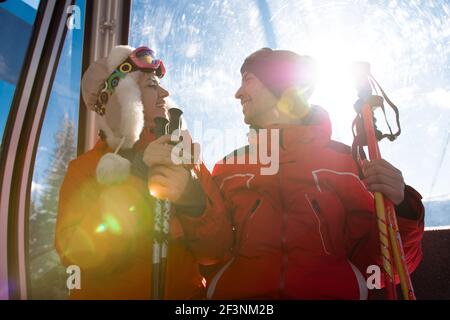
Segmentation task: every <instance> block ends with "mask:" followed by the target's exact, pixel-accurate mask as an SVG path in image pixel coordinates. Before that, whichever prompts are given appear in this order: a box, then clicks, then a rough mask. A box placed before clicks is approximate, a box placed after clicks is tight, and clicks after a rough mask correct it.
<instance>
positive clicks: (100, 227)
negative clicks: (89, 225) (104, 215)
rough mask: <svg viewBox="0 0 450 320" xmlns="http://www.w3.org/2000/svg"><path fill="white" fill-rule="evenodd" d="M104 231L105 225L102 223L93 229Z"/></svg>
mask: <svg viewBox="0 0 450 320" xmlns="http://www.w3.org/2000/svg"><path fill="white" fill-rule="evenodd" d="M105 231H106V225H105V224H104V223H102V224H100V225H99V226H98V227H97V229H95V233H102V232H105Z"/></svg>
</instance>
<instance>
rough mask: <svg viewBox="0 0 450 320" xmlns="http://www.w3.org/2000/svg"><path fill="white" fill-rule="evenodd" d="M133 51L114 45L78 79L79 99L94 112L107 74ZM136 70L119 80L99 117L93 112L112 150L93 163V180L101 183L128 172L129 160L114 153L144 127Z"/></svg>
mask: <svg viewBox="0 0 450 320" xmlns="http://www.w3.org/2000/svg"><path fill="white" fill-rule="evenodd" d="M133 51H134V48H132V47H130V46H116V47H114V48H112V49H111V51H110V53H109V55H108V57H106V58H102V59H99V60H97V61H95V62H94V63H92V64H91V65H90V66H89V68H88V69H87V70H86V72H85V73H84V75H83V78H82V80H81V91H82V95H83V100H84V102H85V104H86V106H87V107H88V108H90V109H91V110H93V111H95V107H94V106H95V104H96V102H97V97H98V94H99V91H100V90H101V89H102V88H103V87H104V83H105V80H106V79H107V78H108V77H109V75H110V74H111V73H112V72H113V71H114V70H115V69H116V68H117V67H118V66H119V65H120V64H121V63H122V62H123V61H124V60H125V59H126V58H127V57H128V56H129V55H130V54H131V53H132V52H133ZM139 73H140V71H136V72H131V73H129V74H127V76H126V77H125V78H123V79H122V80H120V81H119V84H118V85H117V87H115V89H114V93H113V94H112V95H111V97H110V99H109V100H108V102H107V104H106V108H105V114H104V115H103V116H99V115H97V120H98V123H99V127H100V129H101V130H102V131H103V132H104V134H105V135H106V142H107V144H108V146H109V147H110V148H111V149H115V152H114V153H108V154H105V155H104V156H103V157H102V158H101V159H100V162H99V164H98V166H97V180H98V182H99V183H102V184H110V183H115V182H121V181H123V180H125V179H126V177H127V176H128V174H129V171H130V162H129V161H128V160H126V159H125V158H122V157H120V156H119V155H118V154H117V153H118V151H119V149H120V148H125V149H130V148H132V147H133V145H134V143H135V142H136V141H137V140H138V139H139V135H140V133H141V132H142V130H143V128H144V106H143V103H142V98H141V91H140V89H139V85H138V77H139Z"/></svg>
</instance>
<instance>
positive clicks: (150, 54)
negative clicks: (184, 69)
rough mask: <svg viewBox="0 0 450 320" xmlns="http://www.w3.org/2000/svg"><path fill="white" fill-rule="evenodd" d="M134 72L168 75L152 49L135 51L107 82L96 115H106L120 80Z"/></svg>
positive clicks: (160, 75)
mask: <svg viewBox="0 0 450 320" xmlns="http://www.w3.org/2000/svg"><path fill="white" fill-rule="evenodd" d="M134 71H142V72H155V75H156V76H157V77H159V78H162V77H164V75H165V74H166V69H165V68H164V63H163V62H162V60H160V59H155V53H154V51H153V50H152V49H149V48H147V47H139V48H137V49H135V50H134V51H133V52H132V53H131V54H130V55H129V56H128V58H126V59H125V61H123V62H122V63H121V64H120V65H119V66H118V67H117V68H116V69H115V70H114V71H113V72H112V73H111V74H110V75H109V77H108V78H107V79H106V80H105V84H104V86H103V88H102V89H101V90H100V91H99V93H98V95H97V102H96V103H95V105H94V111H95V112H96V113H98V114H99V115H101V116H103V115H104V114H105V111H106V108H105V107H106V104H107V103H108V100H109V97H110V96H111V95H112V94H113V93H114V89H115V88H116V87H117V86H118V85H119V82H120V80H121V79H123V78H125V76H126V75H127V74H128V73H130V72H134Z"/></svg>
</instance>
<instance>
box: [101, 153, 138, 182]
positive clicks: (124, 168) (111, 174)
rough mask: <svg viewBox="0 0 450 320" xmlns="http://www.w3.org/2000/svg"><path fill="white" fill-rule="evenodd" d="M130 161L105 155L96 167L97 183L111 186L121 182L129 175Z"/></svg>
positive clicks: (110, 154)
mask: <svg viewBox="0 0 450 320" xmlns="http://www.w3.org/2000/svg"><path fill="white" fill-rule="evenodd" d="M130 166H131V164H130V161H128V160H127V159H125V158H123V157H121V156H119V155H118V154H114V153H107V154H105V155H104V156H103V157H102V158H101V159H100V162H99V163H98V165H97V172H96V173H97V182H98V183H100V184H113V183H119V182H123V181H124V180H125V179H126V178H127V177H128V175H129V174H130Z"/></svg>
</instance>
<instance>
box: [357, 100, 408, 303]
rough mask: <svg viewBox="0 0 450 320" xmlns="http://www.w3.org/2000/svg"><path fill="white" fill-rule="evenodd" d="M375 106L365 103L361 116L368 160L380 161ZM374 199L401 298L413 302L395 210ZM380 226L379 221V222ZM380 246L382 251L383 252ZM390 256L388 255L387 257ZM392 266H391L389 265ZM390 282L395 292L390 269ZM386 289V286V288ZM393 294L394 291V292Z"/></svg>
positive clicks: (381, 199) (387, 202) (378, 195)
mask: <svg viewBox="0 0 450 320" xmlns="http://www.w3.org/2000/svg"><path fill="white" fill-rule="evenodd" d="M375 107H376V106H372V105H371V104H370V103H367V102H366V103H365V105H364V106H363V108H362V115H363V120H364V128H365V132H366V138H367V147H368V149H369V158H370V159H371V160H373V159H381V154H380V150H379V148H378V142H377V140H376V135H375V130H374V125H373V108H375ZM374 198H375V206H376V211H377V216H378V219H379V220H381V221H382V223H381V224H382V225H383V227H382V229H383V236H381V233H382V232H381V229H380V240H382V241H381V242H382V244H383V245H385V244H387V243H388V241H387V239H386V238H387V237H389V242H390V245H391V246H390V247H391V248H392V254H393V256H394V262H395V267H396V271H397V273H398V275H399V278H400V285H401V288H402V293H403V297H404V299H405V300H415V299H416V297H415V295H414V289H413V287H412V282H411V278H410V276H409V273H408V268H407V264H406V258H405V253H404V250H403V245H402V242H401V238H400V232H399V229H398V224H397V217H396V215H395V208H394V204H393V203H392V201H390V200H389V199H387V198H385V197H384V196H383V194H382V193H380V192H375V194H374ZM386 223H387V230H388V233H384V231H385V229H386V228H385V227H384V226H385V225H386ZM379 226H380V221H379ZM383 245H382V250H383ZM389 256H390V255H389ZM383 257H385V254H384V253H383ZM391 266H392V264H391ZM389 276H390V279H389V280H390V281H389V285H391V283H390V282H391V280H392V283H393V284H394V290H395V272H394V270H392V268H391V272H390V273H389ZM386 287H387V286H386ZM394 293H395V291H394Z"/></svg>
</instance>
